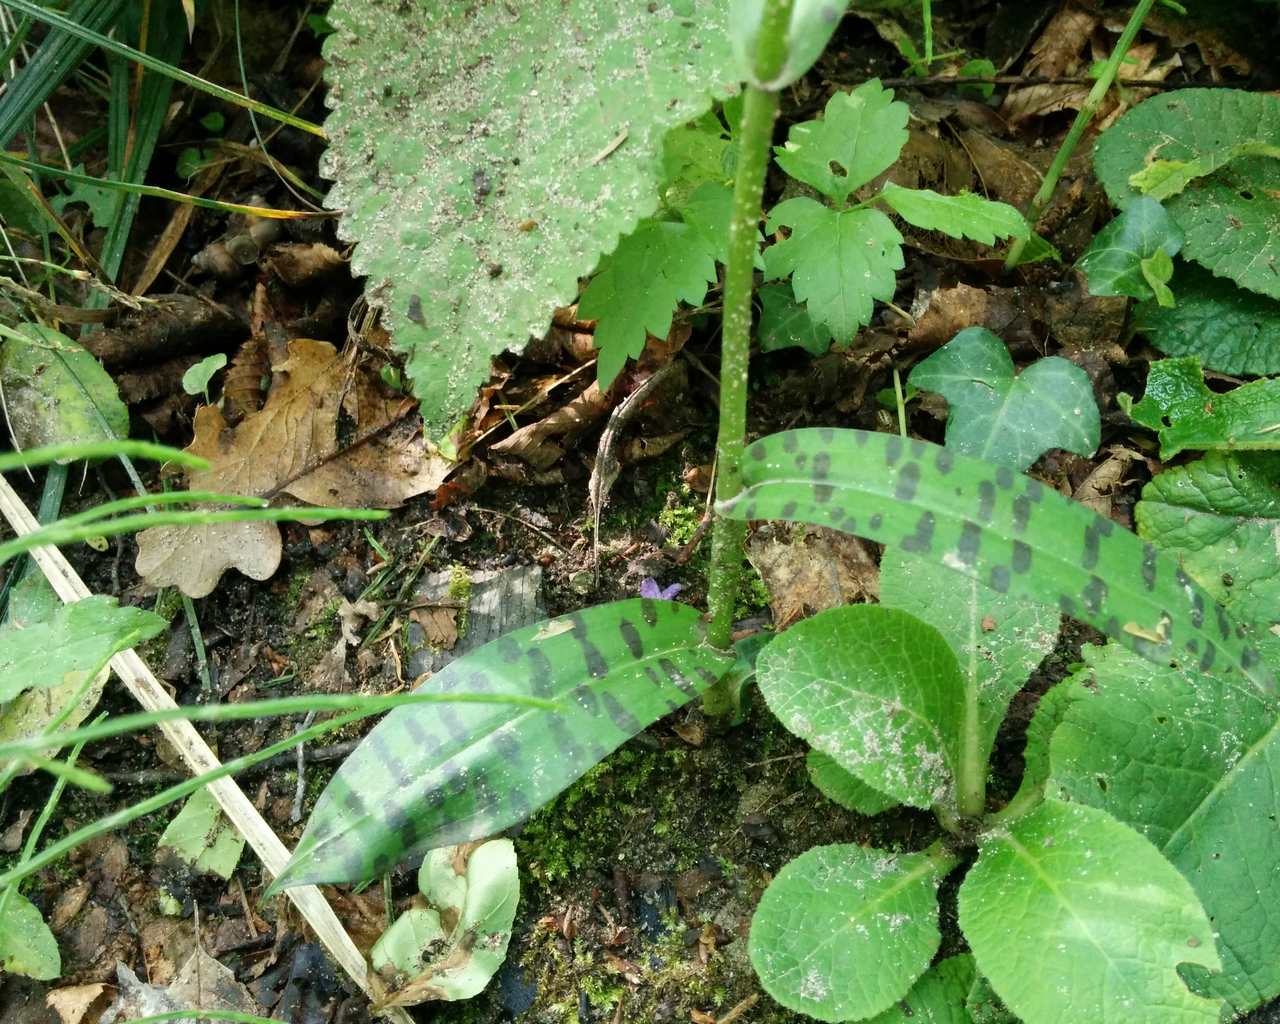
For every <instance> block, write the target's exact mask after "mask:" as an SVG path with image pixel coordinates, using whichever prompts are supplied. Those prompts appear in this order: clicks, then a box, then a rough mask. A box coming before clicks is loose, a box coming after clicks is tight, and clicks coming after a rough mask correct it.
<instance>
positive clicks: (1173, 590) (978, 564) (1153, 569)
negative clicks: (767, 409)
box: [718, 427, 1276, 692]
mask: <svg viewBox="0 0 1280 1024" xmlns="http://www.w3.org/2000/svg"><path fill="white" fill-rule="evenodd" d="M742 472H743V483H744V487H745V489H744V490H743V492H742V493H741V494H740V495H739V496H738V497H736V498H735V499H734V500H733V501H731V502H727V503H722V504H720V505H719V506H718V508H719V509H720V511H721V513H722V514H724V515H728V516H730V517H731V518H734V519H786V520H795V521H800V522H807V523H813V524H815V525H818V526H829V527H832V528H833V529H837V530H843V531H844V532H845V533H852V534H856V535H858V536H860V537H866V538H868V539H870V540H874V541H877V542H878V543H881V544H885V545H890V546H895V547H902V548H903V549H905V550H906V551H907V552H909V553H912V554H919V555H922V556H927V557H929V558H931V559H932V560H934V561H936V562H939V563H940V564H942V565H945V566H947V567H949V568H951V569H953V570H955V571H956V572H957V573H961V574H962V575H965V576H969V577H973V578H976V579H978V580H979V581H980V582H982V583H983V584H985V585H986V586H989V587H992V588H993V589H995V590H997V591H1000V592H1005V591H1007V592H1009V593H1010V594H1014V595H1021V596H1022V597H1025V598H1027V599H1029V600H1032V601H1040V602H1043V603H1046V604H1056V605H1057V606H1058V608H1059V609H1060V610H1061V611H1063V612H1064V613H1065V614H1067V615H1071V616H1074V617H1075V618H1077V619H1080V620H1081V621H1083V622H1087V623H1089V624H1090V625H1092V626H1094V627H1096V628H1098V629H1100V630H1102V631H1103V632H1105V633H1107V635H1109V636H1111V637H1113V638H1115V639H1117V640H1119V641H1120V642H1121V643H1123V644H1124V645H1125V646H1126V647H1130V648H1132V649H1133V650H1135V651H1136V652H1137V653H1138V654H1141V655H1142V656H1143V657H1148V658H1151V659H1152V660H1154V661H1157V662H1163V663H1165V664H1168V663H1169V661H1170V660H1173V659H1174V658H1175V657H1176V658H1184V657H1185V658H1186V659H1187V663H1188V664H1191V663H1193V662H1196V663H1198V664H1199V665H1200V667H1201V668H1202V670H1204V671H1210V670H1211V671H1214V672H1224V673H1236V672H1243V674H1244V675H1245V676H1246V677H1248V678H1249V679H1250V680H1252V681H1253V682H1254V683H1255V684H1257V685H1258V686H1259V687H1261V688H1263V689H1264V690H1266V691H1268V692H1272V691H1274V690H1275V686H1276V680H1275V675H1274V673H1273V671H1272V670H1271V669H1270V668H1268V667H1267V666H1266V665H1264V664H1263V663H1262V659H1261V657H1260V656H1259V655H1258V652H1257V650H1256V647H1255V644H1254V643H1253V642H1252V638H1251V635H1250V633H1249V631H1248V629H1247V628H1246V627H1245V626H1243V625H1241V624H1239V623H1237V622H1236V621H1235V620H1234V619H1233V618H1232V617H1231V615H1230V614H1228V613H1227V611H1226V610H1225V609H1224V608H1222V607H1221V606H1220V605H1218V604H1215V603H1214V601H1213V599H1212V598H1211V597H1210V596H1209V595H1208V594H1206V593H1205V592H1204V591H1203V590H1202V589H1200V587H1198V586H1196V584H1195V583H1194V582H1193V581H1192V579H1191V577H1190V576H1188V575H1187V574H1186V572H1185V571H1184V570H1182V569H1181V568H1180V567H1179V565H1178V563H1177V562H1176V561H1175V560H1174V559H1172V558H1170V557H1169V556H1168V555H1165V554H1163V553H1161V551H1160V550H1159V549H1158V548H1157V547H1156V546H1155V545H1154V544H1151V543H1149V542H1148V543H1143V542H1142V541H1141V540H1139V539H1138V537H1136V536H1135V535H1134V534H1132V533H1130V532H1129V531H1127V530H1123V529H1121V528H1120V527H1118V526H1116V524H1115V523H1114V522H1112V521H1111V520H1110V519H1106V518H1104V517H1102V516H1099V515H1097V514H1096V513H1094V512H1092V511H1090V510H1089V509H1088V508H1086V507H1085V506H1084V505H1081V504H1078V503H1077V502H1073V501H1070V500H1068V499H1067V498H1064V497H1063V496H1062V495H1060V494H1058V493H1057V492H1056V491H1054V490H1053V489H1051V488H1048V487H1045V486H1044V484H1042V483H1040V482H1039V481H1038V480H1033V479H1031V478H1029V477H1026V476H1022V475H1019V474H1017V473H1014V472H1013V471H1012V470H1011V469H1009V468H1008V467H1005V466H990V465H988V464H986V463H984V462H979V461H978V460H976V459H970V458H967V457H965V456H963V455H958V454H956V453H955V452H954V451H952V450H951V449H949V448H940V447H939V446H937V445H933V444H929V443H928V442H927V441H918V440H911V441H905V440H903V439H902V438H900V437H896V436H894V435H889V434H877V433H870V432H867V431H862V430H834V429H831V428H827V427H821V428H815V429H809V430H789V431H786V432H784V433H780V434H774V435H772V436H770V437H767V438H764V439H763V440H760V441H756V442H755V443H754V444H751V445H748V446H747V449H746V454H745V457H744V459H743V464H742Z"/></svg>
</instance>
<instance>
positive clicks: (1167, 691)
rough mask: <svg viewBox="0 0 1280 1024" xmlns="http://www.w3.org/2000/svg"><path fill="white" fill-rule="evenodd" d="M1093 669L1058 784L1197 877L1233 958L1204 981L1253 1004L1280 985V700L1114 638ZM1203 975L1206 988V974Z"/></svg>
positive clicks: (1237, 1005) (1056, 756)
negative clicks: (1166, 664) (1166, 663)
mask: <svg viewBox="0 0 1280 1024" xmlns="http://www.w3.org/2000/svg"><path fill="white" fill-rule="evenodd" d="M1084 652H1085V657H1086V660H1087V662H1088V666H1089V667H1088V668H1087V669H1085V670H1083V671H1081V672H1080V673H1078V674H1077V675H1076V677H1074V679H1073V680H1069V681H1066V682H1064V683H1062V684H1061V685H1063V686H1072V687H1074V688H1075V689H1076V691H1077V697H1076V699H1075V700H1074V701H1073V702H1072V704H1071V706H1070V708H1069V709H1068V710H1067V712H1066V714H1065V716H1064V717H1063V721H1062V724H1061V725H1060V726H1059V727H1058V729H1057V731H1056V732H1055V733H1054V735H1053V743H1052V747H1051V757H1052V766H1053V778H1052V785H1053V787H1055V789H1056V792H1057V793H1058V794H1060V795H1061V796H1062V798H1063V799H1068V800H1072V801H1075V802H1077V803H1083V804H1089V805H1090V806H1092V807H1098V808H1101V809H1102V810H1105V811H1107V812H1109V813H1110V814H1112V815H1114V816H1115V817H1117V818H1119V819H1120V820H1121V821H1124V822H1126V823H1127V824H1129V825H1132V826H1133V827H1134V828H1136V829H1137V830H1138V831H1139V832H1141V833H1142V834H1143V835H1144V836H1146V837H1147V839H1149V840H1151V842H1153V843H1154V844H1155V845H1156V846H1157V847H1158V848H1159V849H1160V850H1161V852H1163V853H1164V855H1165V856H1166V857H1167V858H1168V859H1169V860H1170V861H1171V862H1172V864H1173V865H1174V867H1176V868H1177V869H1178V870H1179V871H1181V872H1182V874H1183V875H1184V876H1185V877H1186V879H1187V881H1188V882H1190V883H1191V886H1192V888H1193V889H1195V891H1196V894H1197V895H1198V896H1199V898H1200V901H1201V902H1202V903H1203V904H1204V909H1205V911H1206V912H1207V913H1208V915H1209V918H1210V920H1212V921H1213V923H1214V927H1215V928H1216V930H1217V936H1218V950H1219V952H1220V953H1221V954H1222V960H1223V963H1224V965H1225V969H1224V972H1223V974H1222V975H1221V976H1217V977H1207V978H1206V977H1204V976H1203V972H1197V973H1195V974H1194V975H1193V979H1194V980H1193V986H1194V987H1195V988H1197V989H1199V990H1201V991H1203V992H1204V993H1205V994H1208V995H1212V996H1214V997H1223V998H1226V999H1227V1000H1228V1002H1229V1003H1230V1004H1231V1006H1232V1008H1233V1009H1235V1010H1236V1011H1237V1012H1246V1011H1248V1010H1251V1009H1252V1008H1253V1007H1255V1006H1258V1005H1259V1004H1261V1003H1264V1002H1266V1001H1267V1000H1270V999H1274V998H1275V997H1276V996H1277V995H1280V960H1277V958H1276V950H1277V949H1280V869H1278V867H1277V866H1278V865H1280V829H1277V828H1276V826H1275V821H1276V820H1277V817H1278V816H1280V722H1277V718H1276V709H1275V706H1274V704H1272V703H1270V702H1268V701H1265V700H1263V699H1262V698H1261V697H1260V696H1259V695H1258V693H1257V692H1256V691H1255V690H1253V689H1251V688H1247V687H1242V686H1239V685H1233V684H1231V683H1229V682H1226V681H1224V680H1221V679H1218V678H1216V677H1213V676H1202V675H1189V674H1184V673H1181V672H1178V671H1176V670H1174V669H1169V668H1163V667H1160V666H1153V665H1149V664H1148V663H1146V662H1144V661H1142V660H1140V659H1138V658H1135V657H1134V656H1133V655H1132V654H1130V653H1129V652H1128V651H1125V650H1123V649H1121V648H1119V647H1116V646H1115V645H1108V646H1107V647H1104V648H1098V647H1086V648H1085V649H1084ZM1202 986H1203V987H1202Z"/></svg>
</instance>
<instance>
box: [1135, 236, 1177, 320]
mask: <svg viewBox="0 0 1280 1024" xmlns="http://www.w3.org/2000/svg"><path fill="white" fill-rule="evenodd" d="M1138 269H1139V270H1141V271H1142V279H1143V280H1144V281H1145V282H1146V283H1147V287H1148V288H1150V289H1151V293H1152V294H1153V295H1154V296H1155V300H1156V305H1157V306H1163V307H1164V308H1166V309H1168V308H1170V307H1172V306H1174V305H1177V303H1176V302H1175V301H1174V298H1173V289H1172V288H1170V287H1169V281H1170V280H1171V279H1172V278H1173V258H1172V257H1171V256H1169V255H1168V254H1167V253H1166V252H1165V251H1164V250H1163V249H1157V250H1156V251H1155V252H1154V253H1152V254H1151V255H1150V256H1144V257H1143V258H1142V259H1141V260H1140V261H1139V263H1138Z"/></svg>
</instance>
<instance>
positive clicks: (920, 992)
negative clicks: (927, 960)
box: [868, 955, 974, 1024]
mask: <svg viewBox="0 0 1280 1024" xmlns="http://www.w3.org/2000/svg"><path fill="white" fill-rule="evenodd" d="M973 982H974V970H973V957H971V956H965V955H961V956H949V957H947V959H945V960H943V961H941V962H940V963H937V964H935V965H934V966H932V967H930V968H929V969H928V970H927V971H925V972H924V974H923V975H922V976H921V978H920V980H919V981H917V982H916V983H915V985H914V986H913V987H912V989H911V991H910V992H908V993H907V997H906V998H905V999H903V1000H901V1001H900V1002H899V1003H898V1005H897V1006H894V1007H891V1008H890V1009H888V1010H885V1011H884V1013H881V1014H877V1015H876V1016H875V1017H872V1018H871V1020H870V1021H869V1022H868V1024H973V1018H972V1017H971V1016H969V1011H968V1010H967V1009H966V1008H965V999H966V997H967V996H968V995H969V992H970V990H971V989H972V988H973Z"/></svg>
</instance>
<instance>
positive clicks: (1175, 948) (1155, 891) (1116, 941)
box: [959, 800, 1221, 1024]
mask: <svg viewBox="0 0 1280 1024" xmlns="http://www.w3.org/2000/svg"><path fill="white" fill-rule="evenodd" d="M979 849H980V851H981V853H980V856H979V857H978V862H977V863H976V864H975V865H974V866H973V867H972V868H971V869H970V870H969V874H968V875H967V876H966V877H965V880H964V883H963V884H962V885H961V886H960V899H959V905H960V928H961V930H962V931H963V932H964V935H965V938H966V939H968V941H969V947H970V948H971V949H972V950H973V955H974V959H975V960H977V963H978V969H979V970H981V971H982V973H983V974H985V975H986V976H987V978H988V979H990V981H991V984H992V986H993V987H994V988H995V990H996V992H997V994H999V996H1000V998H1001V999H1002V1000H1004V1002H1005V1004H1006V1005H1007V1006H1008V1007H1009V1009H1011V1010H1012V1011H1013V1012H1014V1013H1016V1014H1017V1015H1018V1016H1019V1017H1020V1018H1021V1019H1022V1020H1023V1021H1024V1022H1025V1024H1065V1022H1067V1021H1088V1022H1089V1024H1216V1022H1217V1020H1218V1013H1219V1007H1220V1005H1221V1004H1220V1002H1219V1001H1218V1000H1216V999H1206V998H1203V997H1201V996H1197V995H1195V994H1193V993H1192V992H1191V991H1190V990H1189V989H1188V988H1187V987H1186V985H1185V984H1184V983H1183V981H1182V978H1181V977H1179V974H1178V969H1179V965H1181V964H1187V963H1189V964H1199V965H1200V966H1202V967H1205V968H1207V969H1209V970H1217V969H1219V967H1220V966H1221V961H1220V960H1219V958H1218V954H1217V952H1216V951H1215V950H1214V946H1213V926H1212V925H1210V923H1209V919H1208V918H1207V917H1206V916H1205V912H1204V909H1203V908H1202V907H1201V906H1200V903H1199V901H1198V900H1197V899H1196V894H1195V893H1194V892H1193V891H1192V889H1191V886H1190V885H1188V884H1187V881H1186V879H1184V878H1183V877H1182V876H1181V875H1180V874H1178V872H1177V871H1176V870H1174V868H1173V866H1172V865H1170V864H1169V862H1168V861H1166V860H1165V859H1164V858H1163V857H1161V856H1160V853H1159V851H1157V850H1156V848H1155V847H1154V846H1152V845H1151V843H1149V842H1148V841H1147V840H1146V839H1144V838H1143V837H1142V836H1140V835H1139V834H1138V833H1137V832H1135V831H1134V830H1133V829H1131V828H1129V827H1128V826H1127V825H1124V824H1122V823H1121V822H1119V821H1117V820H1116V819H1115V818H1113V817H1112V816H1111V815H1109V814H1107V813H1106V812H1105V811H1100V810H1097V809H1096V808H1093V807H1086V806H1082V805H1078V804H1067V803H1062V802H1061V801H1058V800H1046V801H1045V802H1044V803H1042V804H1041V805H1040V806H1039V807H1037V808H1036V809H1035V810H1034V811H1032V812H1031V813H1030V814H1028V815H1026V816H1025V817H1023V818H1019V819H1018V820H1017V821H1014V822H1012V823H1011V824H1010V825H1009V826H1007V828H1005V829H1002V830H994V831H991V832H989V833H987V834H986V835H985V836H984V837H983V838H982V839H981V841H980V843H979Z"/></svg>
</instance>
